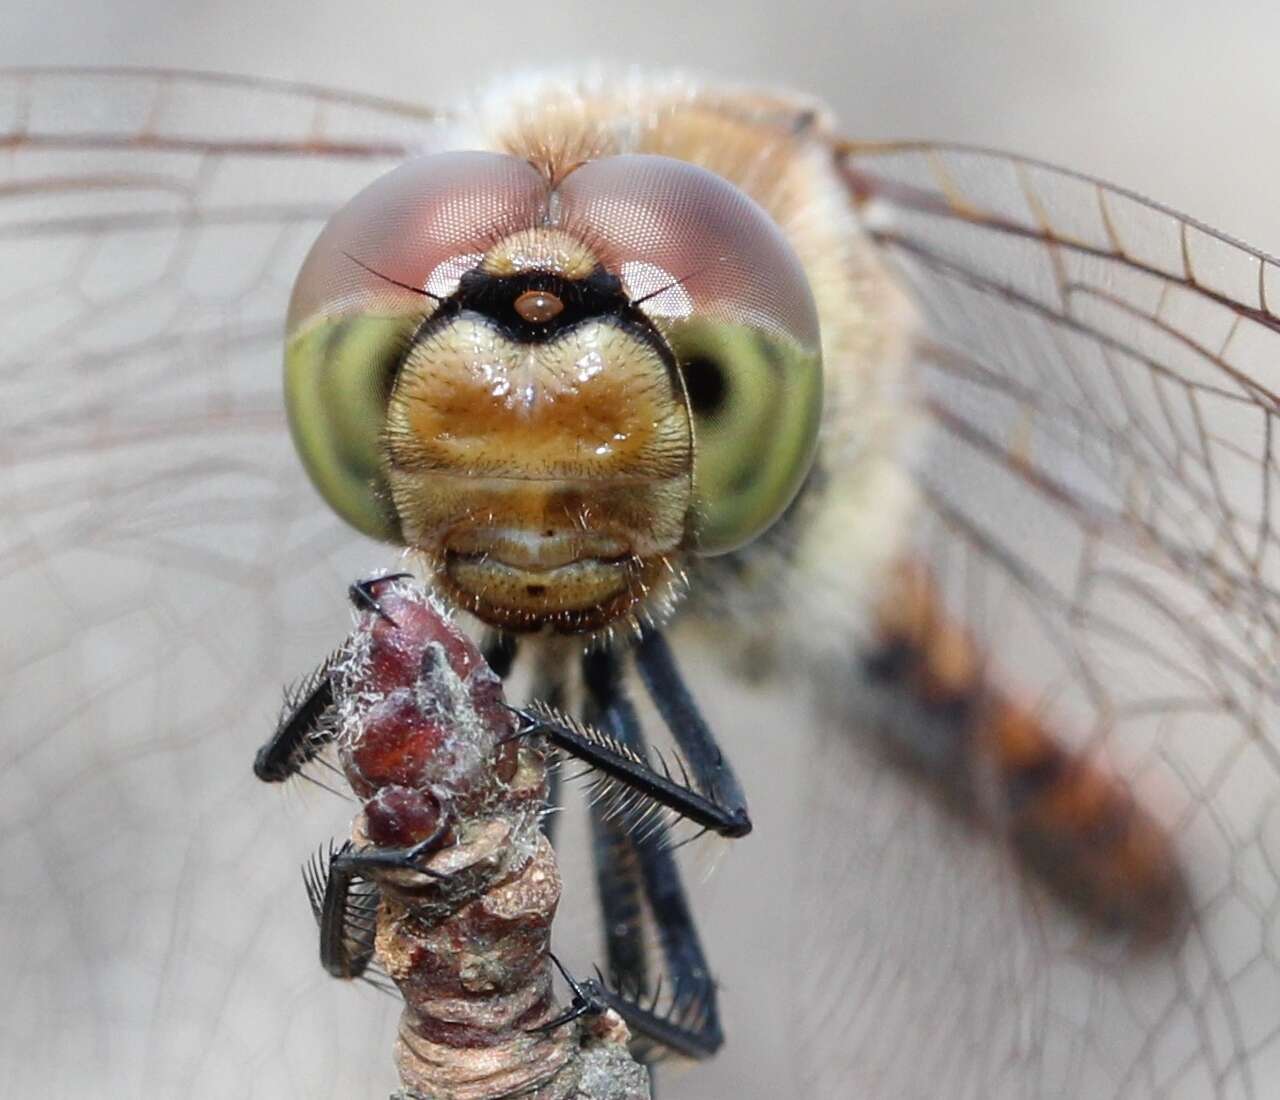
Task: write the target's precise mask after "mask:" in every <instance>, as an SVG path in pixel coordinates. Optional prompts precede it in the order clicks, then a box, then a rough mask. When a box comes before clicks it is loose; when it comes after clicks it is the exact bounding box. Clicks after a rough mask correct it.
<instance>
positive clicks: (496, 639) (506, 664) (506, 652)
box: [484, 632, 519, 680]
mask: <svg viewBox="0 0 1280 1100" xmlns="http://www.w3.org/2000/svg"><path fill="white" fill-rule="evenodd" d="M518 651H519V643H518V642H517V640H516V636H515V635H514V634H507V633H505V632H503V633H500V634H494V635H492V636H491V637H490V638H489V639H488V640H487V641H486V642H485V645H484V660H485V664H487V665H488V666H489V667H490V668H491V669H493V673H494V675H495V676H497V677H498V679H499V680H505V679H506V678H507V677H508V676H510V675H511V666H512V665H514V664H515V662H516V654H517V652H518Z"/></svg>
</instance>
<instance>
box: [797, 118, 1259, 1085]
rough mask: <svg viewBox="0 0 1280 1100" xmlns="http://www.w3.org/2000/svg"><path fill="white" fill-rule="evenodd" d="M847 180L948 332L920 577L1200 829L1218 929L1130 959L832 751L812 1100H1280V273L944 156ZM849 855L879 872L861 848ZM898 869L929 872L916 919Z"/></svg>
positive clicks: (1210, 912)
mask: <svg viewBox="0 0 1280 1100" xmlns="http://www.w3.org/2000/svg"><path fill="white" fill-rule="evenodd" d="M839 156H840V164H841V167H842V170H843V171H844V173H845V177H846V180H847V182H848V184H849V188H850V193H851V195H852V196H853V199H854V201H855V202H856V203H857V205H858V206H859V208H860V210H861V212H862V216H863V220H864V224H865V225H866V227H867V231H868V233H869V234H870V236H871V237H872V239H873V240H875V241H876V242H877V243H878V244H879V245H880V247H881V249H882V250H883V252H884V253H885V255H886V256H887V257H888V260H889V262H890V265H891V266H892V267H893V268H894V269H895V270H896V271H897V272H898V273H899V274H900V275H901V276H902V278H903V279H904V280H905V281H906V282H907V283H908V284H909V285H910V287H911V288H912V290H913V291H914V294H915V298H916V300H917V301H918V303H919V305H920V308H921V312H922V314H923V325H924V337H923V339H922V343H921V355H920V370H919V374H918V386H919V391H920V396H921V402H922V405H923V407H924V409H925V411H926V413H927V418H928V421H929V446H928V447H927V448H926V450H925V453H924V456H923V457H922V458H921V460H920V462H919V464H918V470H917V474H918V480H919V483H920V486H921V490H922V496H923V498H924V501H925V512H926V515H925V517H924V520H923V522H922V523H921V527H920V531H919V536H918V542H917V552H918V553H920V554H921V555H922V556H924V557H925V558H926V559H927V560H928V561H929V562H930V564H931V565H932V567H933V569H934V570H935V571H936V573H937V575H938V576H939V578H940V579H941V580H942V582H943V584H944V586H945V589H946V591H947V594H948V600H949V604H950V606H951V608H952V610H953V612H954V613H956V614H957V615H959V616H961V617H962V618H963V620H964V621H965V622H966V624H967V625H968V626H969V627H970V628H971V629H972V630H973V631H974V632H975V633H976V634H977V635H978V636H979V637H980V638H981V639H982V641H983V643H984V645H985V647H986V648H988V650H989V651H990V653H991V655H992V658H991V659H992V662H993V665H994V667H995V668H996V669H997V670H998V673H997V674H998V675H999V676H1000V678H1001V679H1002V681H1003V682H1005V683H1006V684H1008V685H1009V686H1010V689H1011V690H1013V691H1015V693H1020V694H1022V695H1023V696H1025V697H1026V698H1027V699H1028V700H1030V701H1032V702H1036V703H1037V704H1038V707H1039V709H1040V711H1041V712H1042V713H1044V714H1045V715H1046V716H1048V717H1049V719H1050V721H1052V722H1053V723H1054V724H1055V726H1056V727H1057V728H1058V729H1060V730H1061V731H1062V735H1063V737H1064V739H1066V740H1070V741H1075V742H1076V743H1077V744H1078V745H1079V746H1080V748H1081V749H1082V750H1084V751H1089V752H1091V753H1094V754H1096V755H1098V756H1100V757H1103V758H1104V759H1106V760H1108V761H1110V762H1111V763H1112V765H1113V766H1114V767H1115V768H1116V769H1117V770H1119V771H1120V772H1121V773H1122V774H1124V775H1125V776H1127V777H1128V779H1129V781H1130V782H1131V783H1132V784H1133V786H1134V787H1135V788H1136V789H1137V791H1138V792H1139V794H1140V795H1141V796H1142V797H1143V798H1144V801H1146V802H1147V803H1148V804H1149V805H1150V806H1151V807H1152V809H1153V810H1154V811H1155V812H1156V813H1157V814H1158V815H1159V816H1160V817H1162V818H1163V819H1164V820H1165V821H1166V822H1168V824H1169V827H1170V828H1171V829H1173V830H1174V831H1175V834H1176V836H1177V837H1178V840H1179V844H1180V848H1181V851H1182V852H1183V855H1184V858H1185V860H1186V864H1187V869H1188V873H1189V875H1190V878H1191V881H1192V885H1193V891H1194V894H1195V898H1196V912H1195V916H1194V921H1193V926H1192V928H1191V929H1190V930H1189V932H1188V934H1187V937H1186V939H1185V941H1183V942H1181V943H1179V944H1178V945H1176V946H1169V947H1165V948H1163V949H1160V950H1158V951H1155V952H1152V953H1149V954H1148V955H1146V956H1145V957H1142V958H1134V957H1131V956H1126V955H1125V954H1124V952H1123V951H1121V950H1120V949H1119V948H1117V947H1116V946H1115V945H1105V944H1101V943H1098V942H1097V941H1095V940H1092V939H1091V938H1090V936H1089V935H1088V934H1087V933H1086V932H1084V931H1083V930H1082V929H1080V928H1078V927H1073V926H1072V925H1071V923H1070V921H1069V919H1068V918H1065V917H1063V916H1062V915H1061V914H1059V913H1057V912H1055V911H1054V910H1053V909H1052V908H1050V907H1048V906H1047V904H1046V903H1045V902H1044V901H1043V900H1042V899H1041V898H1040V897H1039V896H1038V895H1037V894H1036V892H1035V890H1034V889H1033V888H1030V887H1028V886H1027V885H1026V884H1024V883H1019V882H1017V881H1016V880H1015V879H1014V877H1013V872H1012V871H1011V870H1010V869H1009V867H1008V866H1007V865H1002V863H1001V862H1000V859H999V858H998V854H997V853H994V852H988V853H987V854H985V855H984V854H982V853H981V852H980V851H979V850H978V849H980V848H981V845H975V843H974V841H973V839H972V837H971V836H968V835H967V831H966V830H965V828H964V827H963V826H962V825H960V824H959V823H958V822H955V821H949V820H948V819H946V817H945V815H942V814H941V813H940V812H938V811H936V810H935V809H933V808H930V807H926V806H924V805H922V804H921V803H920V802H919V801H918V797H919V796H918V794H915V795H914V796H913V795H911V794H905V793H903V792H902V789H901V786H900V784H898V783H896V782H894V781H892V780H891V778H890V777H888V776H886V774H885V772H884V765H882V764H880V763H878V762H876V761H874V760H869V759H867V758H866V756H865V754H862V753H860V752H859V751H858V750H857V749H856V748H854V747H851V746H841V747H834V748H829V749H828V751H827V753H826V754H825V755H823V756H821V757H819V758H818V759H819V760H820V761H821V764H820V768H819V773H820V774H818V775H816V777H815V779H814V784H815V788H816V789H817V790H818V791H819V792H821V793H820V795H819V797H820V798H821V800H822V807H823V809H822V812H819V813H817V814H816V815H815V818H814V820H815V821H816V822H820V823H821V830H820V832H821V836H820V837H819V839H818V841H817V847H816V849H815V856H814V859H813V862H812V865H813V866H814V867H817V868H823V871H824V873H823V874H822V875H821V879H822V881H821V883H819V882H817V881H815V882H813V883H812V884H811V885H810V887H809V888H810V890H812V891H813V894H814V896H815V898H816V895H817V892H818V891H819V890H820V889H824V890H825V892H826V895H827V896H828V898H830V894H831V891H830V881H831V879H832V878H835V879H836V880H837V881H840V882H842V884H843V885H842V888H841V890H840V891H838V892H837V896H836V897H835V899H834V901H831V900H828V901H827V902H826V905H829V906H831V909H830V911H831V913H832V914H833V916H831V917H830V918H829V921H830V925H831V927H830V929H829V930H828V933H829V934H828V935H827V936H824V937H814V938H813V940H811V941H810V942H811V943H819V942H821V943H823V944H829V945H830V946H825V947H822V948H817V947H815V948H813V949H812V950H810V951H809V956H810V957H805V958H802V960H801V966H802V967H804V968H806V969H807V971H808V972H809V973H810V975H811V979H810V992H809V994H808V996H809V998H811V1000H812V1003H815V1004H820V1005H823V1006H825V1012H826V1013H827V1015H826V1018H825V1019H823V1020H821V1021H819V1020H818V1019H817V1018H816V1014H812V1015H807V1016H802V1018H801V1019H802V1036H803V1037H802V1039H801V1042H802V1044H805V1045H806V1046H807V1047H808V1049H809V1050H811V1051H812V1056H811V1057H809V1058H807V1059H806V1064H807V1065H809V1066H810V1067H817V1068H814V1069H812V1072H811V1079H810V1083H811V1087H812V1088H813V1089H814V1092H815V1094H816V1095H828V1094H832V1095H834V1092H832V1091H831V1090H832V1089H835V1088H837V1087H840V1086H843V1087H847V1085H848V1082H850V1081H854V1082H864V1083H866V1085H867V1086H868V1087H872V1088H878V1089H880V1090H881V1091H883V1092H884V1094H886V1095H925V1094H927V1093H928V1089H929V1087H931V1086H930V1085H929V1082H936V1081H938V1080H940V1079H943V1080H948V1081H954V1082H955V1087H954V1089H951V1088H950V1087H949V1091H948V1095H965V1096H968V1095H974V1096H979V1095H981V1096H1006V1095H1007V1096H1027V1095H1037V1096H1086V1095H1087V1096H1139V1095H1140V1096H1173V1095H1197V1096H1209V1095H1213V1096H1225V1095H1233V1094H1239V1095H1247V1096H1263V1095H1267V1094H1268V1092H1269V1091H1271V1090H1273V1089H1274V1088H1275V1087H1276V1081H1277V1079H1280V1078H1278V1075H1280V1008H1277V1006H1276V1003H1275V1002H1274V1001H1271V1003H1268V1000H1269V999H1270V995H1269V994H1267V993H1266V992H1265V991H1266V990H1274V989H1276V988H1280V958H1278V957H1277V954H1276V951H1275V943H1274V942H1273V940H1274V936H1273V935H1272V934H1271V933H1270V932H1268V930H1269V929H1270V930H1272V931H1273V930H1274V928H1275V927H1277V919H1278V910H1277V904H1278V902H1277V870H1276V869H1277V867H1280V833H1278V832H1277V825H1280V731H1278V729H1277V718H1278V717H1280V706H1278V705H1277V704H1278V703H1280V682H1278V680H1277V673H1276V659H1277V631H1276V626H1277V622H1278V621H1280V563H1278V561H1277V550H1278V540H1277V531H1276V520H1275V514H1276V509H1275V501H1276V479H1277V472H1278V471H1277V461H1276V452H1275V429H1276V415H1277V412H1278V411H1280V404H1278V402H1277V397H1276V393H1277V391H1278V388H1280V374H1278V373H1277V371H1276V366H1275V365H1276V363H1277V362H1278V361H1280V321H1278V320H1277V317H1276V315H1275V314H1274V313H1273V312H1272V308H1271V302H1272V301H1274V300H1277V298H1278V296H1277V293H1276V290H1275V283H1276V262H1275V261H1274V260H1272V259H1271V258H1270V257H1268V256H1266V255H1264V254H1262V253H1260V252H1258V251H1256V250H1253V249H1250V248H1248V247H1247V246H1244V245H1242V244H1239V243H1237V242H1234V241H1230V240H1228V239H1226V238H1224V237H1222V236H1221V235H1219V234H1216V233H1214V232H1213V231H1212V230H1210V229H1208V228H1207V227H1205V226H1203V225H1200V224H1199V223H1196V222H1194V221H1191V220H1190V219H1187V218H1184V217H1182V216H1180V215H1178V214H1176V213H1174V212H1173V211H1170V210H1168V209H1166V208H1163V207H1160V206H1158V205H1155V204H1153V203H1149V202H1146V201H1145V200H1142V199H1140V198H1139V197H1137V196H1135V195H1133V194H1131V193H1128V192H1125V191H1122V190H1119V189H1116V188H1111V187H1108V186H1106V185H1104V184H1101V183H1099V182H1097V181H1095V180H1092V179H1089V178H1087V177H1084V176H1080V175H1077V174H1074V173H1070V172H1066V171H1061V170H1058V169H1054V168H1051V167H1049V166H1046V165H1043V164H1040V163H1037V162H1034V161H1029V160H1024V159H1019V158H1015V157H1008V156H1003V155H1001V154H997V153H992V152H988V151H984V150H970V149H962V148H955V147H947V146H938V145H923V144H915V143H910V144H890V145H857V144H852V145H849V146H847V147H846V148H844V149H843V150H841V151H840V153H839ZM856 788H862V789H863V797H862V798H861V799H859V798H857V797H853V798H851V797H850V794H849V791H850V790H851V789H856ZM913 797H914V799H916V801H913ZM877 802H879V803H880V805H879V808H878V810H877V809H872V808H870V807H873V806H875V804H876V803H877ZM851 804H852V805H856V806H858V807H859V808H858V809H857V810H856V811H851V810H850V809H849V808H848V807H849V806H850V805H851ZM842 816H843V817H844V819H845V821H846V826H845V828H844V829H840V828H836V827H835V826H834V823H835V822H836V821H838V820H839V819H840V818H841V817H842ZM850 835H856V836H858V837H859V839H860V840H864V839H865V844H866V847H867V851H866V852H858V853H857V854H856V855H854V856H851V855H850V853H849V851H848V848H847V846H846V847H845V848H843V849H837V845H838V844H839V839H838V838H839V837H845V838H847V837H848V836H850ZM859 847H861V845H859ZM989 847H994V845H990V846H989ZM827 859H830V860H831V861H833V862H843V864H844V865H845V866H846V868H847V873H846V874H845V876H844V877H843V878H841V877H840V875H839V874H834V875H833V874H832V873H830V869H829V868H827V867H826V865H825V863H824V861H825V860H827ZM890 866H897V867H902V866H909V867H912V868H913V869H914V874H915V878H916V886H915V888H914V889H912V890H911V891H910V893H909V898H908V894H907V893H905V892H904V889H905V888H904V886H903V884H902V882H901V881H899V880H897V879H894V878H893V876H892V874H891V872H890V871H889V870H888V868H889V867H890ZM895 907H897V908H899V909H900V911H901V914H900V915H901V919H900V920H899V921H896V922H895V921H890V922H889V923H888V924H885V922H884V917H883V912H884V911H888V912H892V911H893V910H894V909H895ZM877 914H879V915H878V916H877ZM850 915H853V918H854V919H853V921H852V922H851V920H850ZM851 924H852V925H853V927H851ZM859 924H860V925H861V927H856V926H857V925H859ZM841 939H844V940H845V942H846V943H853V944H855V945H857V944H861V945H862V946H861V949H859V948H857V947H855V948H854V950H853V951H852V952H851V951H849V950H847V949H846V950H845V951H843V952H842V951H840V950H839V949H838V948H837V947H836V946H835V944H836V942H837V941H839V940H841ZM875 951H879V952H880V955H879V957H878V958H876V960H875V962H874V964H873V963H872V962H871V961H869V960H870V959H871V958H872V953H873V952H875ZM824 952H825V954H822V953H824ZM820 954H821V956H822V957H818V956H819V955H820ZM833 960H836V961H834V962H833ZM886 990H888V992H886ZM882 1002H883V1003H885V1004H887V1006H888V1008H887V1010H886V1011H887V1013H888V1015H887V1017H886V1016H884V1015H880V1014H878V1013H877V1012H876V1011H875V1010H874V1008H873V1007H872V1006H873V1005H876V1004H880V1003H882ZM886 1021H887V1022H886ZM912 1023H914V1031H913V1029H912V1026H911V1025H912ZM922 1034H924V1035H928V1036H932V1038H931V1039H926V1040H924V1041H923V1042H921V1035H922ZM833 1035H838V1036H841V1039H842V1041H841V1042H840V1043H839V1044H838V1049H837V1044H835V1043H833V1042H832V1036H833ZM903 1036H906V1038H903Z"/></svg>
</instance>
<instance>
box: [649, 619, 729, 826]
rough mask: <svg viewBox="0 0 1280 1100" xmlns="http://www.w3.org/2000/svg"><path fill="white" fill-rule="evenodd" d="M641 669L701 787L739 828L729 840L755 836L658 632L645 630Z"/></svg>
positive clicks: (722, 760) (716, 748)
mask: <svg viewBox="0 0 1280 1100" xmlns="http://www.w3.org/2000/svg"><path fill="white" fill-rule="evenodd" d="M636 666H637V667H638V668H639V670H640V676H641V678H642V679H643V680H644V683H645V687H646V688H648V691H649V696H650V698H651V699H653V702H654V705H655V706H656V707H657V708H658V713H659V714H661V715H662V720H663V721H664V722H666V724H667V728H668V729H670V730H671V735H672V736H673V737H674V738H675V739H676V743H677V744H678V745H679V746H680V751H681V752H682V753H684V757H685V760H686V761H688V764H689V767H690V768H691V769H692V770H693V774H694V777H695V778H696V779H697V781H698V785H699V787H701V788H702V790H703V791H704V792H705V793H706V794H707V795H708V797H710V798H711V799H712V800H713V801H716V802H719V803H722V804H723V805H724V806H725V807H726V809H727V810H728V811H729V813H730V814H731V816H732V818H733V822H734V827H733V829H732V830H724V835H725V836H735V837H736V836H746V835H747V833H749V832H751V818H750V817H749V816H748V815H747V798H746V795H744V794H743V793H742V786H741V784H740V783H739V782H738V777H737V776H736V775H734V774H733V769H732V768H731V767H729V763H728V761H726V760H725V758H724V754H723V753H722V752H721V751H720V746H719V745H717V744H716V739H715V736H714V735H713V734H712V732H711V729H710V728H709V727H708V726H707V723H706V722H705V721H704V720H703V717H702V714H701V713H700V712H699V710H698V704H697V703H696V702H694V699H693V696H692V695H690V694H689V689H688V688H687V687H685V684H684V679H683V678H682V677H681V675H680V670H679V669H678V668H676V662H675V659H674V658H673V657H672V655H671V649H670V647H669V646H668V645H667V642H666V639H665V638H663V636H662V635H661V634H659V633H658V632H657V631H645V634H644V637H643V638H642V639H641V641H640V644H639V646H637V647H636Z"/></svg>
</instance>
